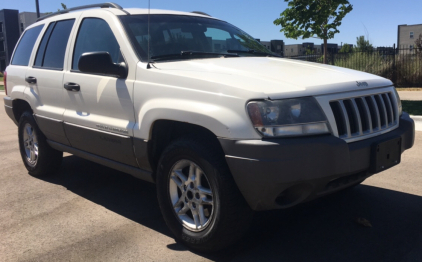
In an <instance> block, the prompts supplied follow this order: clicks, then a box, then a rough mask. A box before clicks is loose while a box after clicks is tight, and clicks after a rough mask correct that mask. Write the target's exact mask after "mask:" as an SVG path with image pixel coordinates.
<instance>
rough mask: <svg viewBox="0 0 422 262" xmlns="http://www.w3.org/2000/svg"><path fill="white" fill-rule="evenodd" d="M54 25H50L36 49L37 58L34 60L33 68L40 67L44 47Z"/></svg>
mask: <svg viewBox="0 0 422 262" xmlns="http://www.w3.org/2000/svg"><path fill="white" fill-rule="evenodd" d="M55 24H56V23H51V24H50V25H49V26H48V28H47V30H46V31H45V33H44V36H43V38H42V40H41V43H40V46H39V47H38V52H37V57H36V58H35V63H34V65H35V66H42V60H43V58H44V53H45V47H46V46H47V43H48V39H50V34H51V31H53V28H54V25H55Z"/></svg>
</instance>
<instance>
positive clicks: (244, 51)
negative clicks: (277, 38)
mask: <svg viewBox="0 0 422 262" xmlns="http://www.w3.org/2000/svg"><path fill="white" fill-rule="evenodd" d="M227 53H244V54H254V55H265V56H274V57H281V56H279V55H276V54H272V53H265V52H258V51H256V50H255V49H249V50H227Z"/></svg>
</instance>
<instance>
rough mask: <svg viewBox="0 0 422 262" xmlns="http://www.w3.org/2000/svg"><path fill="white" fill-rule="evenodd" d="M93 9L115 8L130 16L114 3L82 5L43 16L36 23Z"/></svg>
mask: <svg viewBox="0 0 422 262" xmlns="http://www.w3.org/2000/svg"><path fill="white" fill-rule="evenodd" d="M94 7H101V8H107V7H109V8H116V9H119V10H121V11H123V12H125V13H126V14H128V15H130V14H129V12H127V11H125V10H123V7H121V6H120V5H118V4H115V3H101V4H93V5H82V6H77V7H72V8H69V9H64V10H60V11H57V12H54V13H52V14H48V15H45V16H42V17H40V18H38V19H37V22H38V21H41V20H44V19H46V18H49V17H52V16H56V15H61V14H66V13H69V12H71V11H76V10H82V9H88V8H94Z"/></svg>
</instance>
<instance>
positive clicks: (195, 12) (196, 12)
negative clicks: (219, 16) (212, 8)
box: [191, 11, 211, 17]
mask: <svg viewBox="0 0 422 262" xmlns="http://www.w3.org/2000/svg"><path fill="white" fill-rule="evenodd" d="M191 13H194V14H200V15H206V16H209V17H211V16H210V15H209V14H207V13H204V12H201V11H192V12H191Z"/></svg>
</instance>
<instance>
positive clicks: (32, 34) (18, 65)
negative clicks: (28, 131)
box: [7, 25, 44, 121]
mask: <svg viewBox="0 0 422 262" xmlns="http://www.w3.org/2000/svg"><path fill="white" fill-rule="evenodd" d="M43 27H44V25H38V26H34V27H32V28H29V29H27V30H26V31H25V33H23V35H22V37H21V39H20V40H19V42H18V45H17V46H16V48H15V51H14V53H13V56H12V60H11V63H10V65H9V66H8V67H7V72H8V76H7V82H8V86H9V88H8V90H12V88H13V92H9V94H8V95H9V96H11V97H12V98H13V99H16V98H20V99H22V98H23V97H22V96H23V92H24V91H25V89H26V88H27V87H28V83H27V82H26V81H25V76H26V71H27V70H28V65H29V61H30V58H31V54H32V51H33V49H34V47H35V45H36V42H37V39H38V37H39V35H40V33H41V31H42V29H43ZM17 121H19V119H17Z"/></svg>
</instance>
